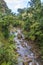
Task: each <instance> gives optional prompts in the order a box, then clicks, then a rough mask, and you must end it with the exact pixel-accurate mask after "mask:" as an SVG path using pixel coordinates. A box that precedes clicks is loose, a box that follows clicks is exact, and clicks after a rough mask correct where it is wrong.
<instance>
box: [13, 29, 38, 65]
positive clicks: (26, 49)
mask: <svg viewBox="0 0 43 65" xmlns="http://www.w3.org/2000/svg"><path fill="white" fill-rule="evenodd" d="M14 34H15V35H16V37H15V38H14V40H15V42H16V47H17V52H18V54H19V57H18V65H39V63H38V62H37V61H36V60H35V55H34V53H33V52H32V51H31V46H28V44H27V42H26V40H25V38H24V35H23V34H22V32H21V30H20V29H17V31H16V32H14ZM18 34H20V35H21V36H22V37H21V38H18ZM25 62H26V63H27V64H26V63H25Z"/></svg>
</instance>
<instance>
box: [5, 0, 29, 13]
mask: <svg viewBox="0 0 43 65" xmlns="http://www.w3.org/2000/svg"><path fill="white" fill-rule="evenodd" d="M28 1H29V0H5V2H6V3H7V6H8V7H9V8H10V9H11V10H12V11H13V12H16V11H17V9H18V8H24V7H26V6H27V2H28Z"/></svg>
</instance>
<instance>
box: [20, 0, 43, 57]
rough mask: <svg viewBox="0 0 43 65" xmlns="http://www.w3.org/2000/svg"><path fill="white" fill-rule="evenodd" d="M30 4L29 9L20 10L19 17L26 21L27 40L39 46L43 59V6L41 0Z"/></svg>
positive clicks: (32, 1) (24, 26) (35, 0)
mask: <svg viewBox="0 0 43 65" xmlns="http://www.w3.org/2000/svg"><path fill="white" fill-rule="evenodd" d="M29 4H30V7H29V8H27V9H25V10H24V9H23V10H21V9H19V17H21V20H23V21H24V25H23V26H22V27H23V29H24V34H25V38H26V39H28V40H32V41H33V42H35V43H36V44H37V45H38V46H39V48H40V53H41V55H42V57H43V12H42V11H43V6H42V4H41V0H31V1H30V2H28V5H29ZM27 7H28V6H27ZM21 11H22V12H21ZM22 23H23V22H22Z"/></svg>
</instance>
